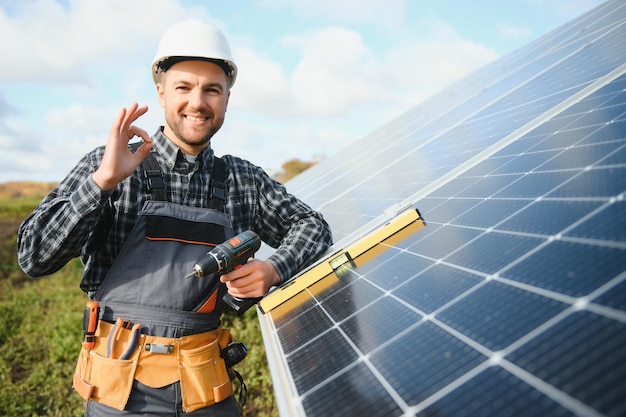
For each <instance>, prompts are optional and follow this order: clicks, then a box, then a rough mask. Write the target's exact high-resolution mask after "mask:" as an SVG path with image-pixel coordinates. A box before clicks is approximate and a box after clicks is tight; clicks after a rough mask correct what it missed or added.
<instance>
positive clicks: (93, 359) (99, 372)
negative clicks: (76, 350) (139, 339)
mask: <svg viewBox="0 0 626 417" xmlns="http://www.w3.org/2000/svg"><path fill="white" fill-rule="evenodd" d="M81 358H82V355H81ZM86 362H87V363H86V364H85V366H86V368H85V369H84V371H85V378H84V379H85V381H87V382H88V383H89V384H91V385H92V386H93V393H92V396H91V399H92V400H94V401H96V402H99V403H101V404H104V405H108V406H109V407H113V408H117V409H118V410H123V409H124V408H125V407H126V403H127V402H128V397H130V391H131V389H132V388H133V380H134V379H135V371H136V370H137V361H136V360H135V359H111V358H106V357H104V356H101V355H99V354H98V353H96V352H94V351H91V352H90V353H89V355H88V357H87V361H86ZM79 366H81V365H80V364H79Z"/></svg>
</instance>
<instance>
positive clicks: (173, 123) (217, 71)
mask: <svg viewBox="0 0 626 417" xmlns="http://www.w3.org/2000/svg"><path fill="white" fill-rule="evenodd" d="M227 85H228V84H227V79H226V74H225V73H224V70H222V69H221V68H220V67H219V66H218V65H216V64H213V63H211V62H206V61H182V62H179V63H176V64H174V65H172V67H171V68H170V69H169V70H167V71H166V72H165V73H163V74H162V75H161V80H160V82H159V83H158V84H157V92H158V95H159V101H160V103H161V107H163V109H164V110H165V122H166V123H165V129H164V132H163V133H164V134H165V136H167V137H168V138H169V139H170V140H171V141H172V142H174V143H175V144H176V145H177V146H178V147H179V148H180V149H181V150H182V151H183V152H184V153H186V154H189V155H196V154H198V153H199V152H200V151H201V150H202V149H204V148H206V147H207V146H208V144H209V141H210V140H211V137H213V135H214V134H215V133H216V132H217V131H218V130H219V129H220V127H222V123H224V115H225V113H226V107H227V105H228V98H229V96H230V92H229V90H228V87H227Z"/></svg>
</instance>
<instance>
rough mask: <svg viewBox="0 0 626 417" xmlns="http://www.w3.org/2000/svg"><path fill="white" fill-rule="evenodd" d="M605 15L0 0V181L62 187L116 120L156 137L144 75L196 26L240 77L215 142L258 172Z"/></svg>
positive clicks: (298, 1)
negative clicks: (221, 38)
mask: <svg viewBox="0 0 626 417" xmlns="http://www.w3.org/2000/svg"><path fill="white" fill-rule="evenodd" d="M601 3H602V0H507V1H502V0H475V1H466V0H436V1H434V0H431V1H425V0H368V1H363V0H239V1H217V0H206V1H199V0H198V1H191V0H159V1H153V0H21V1H14V0H0V39H2V42H1V43H0V56H2V57H3V59H2V65H0V182H6V181H23V180H33V181H59V180H61V179H62V178H63V177H64V176H65V174H66V173H67V172H68V171H69V170H70V169H71V168H72V166H73V165H74V164H75V163H76V161H77V160H78V159H79V158H80V157H81V156H82V155H84V154H85V153H86V152H88V151H89V150H91V149H93V148H94V147H96V146H100V145H103V144H105V143H106V139H107V136H108V132H109V130H110V127H111V124H112V122H113V119H114V118H115V116H116V115H117V113H118V111H119V109H120V108H121V107H123V106H128V105H130V104H131V103H133V102H138V103H139V104H147V105H148V106H149V108H150V110H149V111H148V113H147V114H146V115H144V116H143V117H142V118H141V119H140V120H139V121H138V122H137V125H139V126H140V127H142V128H144V129H145V130H147V131H148V132H149V133H152V132H154V131H155V130H156V129H157V128H158V126H159V125H161V124H162V123H163V122H162V121H163V112H162V109H161V107H160V106H159V104H158V101H157V100H156V93H155V87H154V84H153V83H152V79H151V76H150V65H151V63H152V59H153V58H154V54H155V52H156V48H157V44H158V40H159V38H160V36H161V33H162V32H163V31H164V30H165V29H166V28H167V27H169V26H170V25H171V24H173V23H176V22H178V21H180V20H183V19H186V18H189V17H199V18H202V19H205V20H207V21H209V22H211V23H214V24H216V25H217V26H218V27H220V29H221V30H222V31H223V32H224V33H225V34H226V36H227V37H228V39H229V41H230V44H231V49H232V50H233V55H234V58H235V61H236V62H237V65H238V67H239V76H238V79H237V82H236V84H235V86H234V87H233V89H232V92H231V100H230V104H229V108H228V112H227V114H226V122H225V124H224V126H223V128H222V130H221V131H220V132H218V134H217V135H216V136H214V138H213V139H212V146H213V148H214V149H215V150H216V152H217V153H218V154H226V153H229V154H234V155H238V156H241V157H243V158H246V159H249V160H251V161H252V162H254V163H256V164H257V165H260V166H262V167H264V168H265V169H267V170H268V171H272V170H277V169H279V168H280V166H281V165H282V163H283V162H285V161H287V160H289V159H292V158H300V159H303V160H313V159H317V158H324V157H327V156H331V155H333V154H335V153H336V152H338V151H339V150H341V149H343V148H346V147H348V146H350V144H352V143H354V142H355V141H357V140H358V139H360V138H362V137H364V136H366V135H367V134H369V133H370V132H372V131H373V130H375V129H377V128H378V127H380V126H382V125H383V124H385V123H387V122H388V121H390V120H392V119H393V118H394V117H397V116H399V115H401V114H402V113H403V112H405V111H407V110H409V109H410V108H412V107H414V106H416V105H417V104H419V103H420V102H421V101H423V100H425V99H426V98H428V97H429V96H431V95H433V94H436V93H437V92H439V91H440V90H442V89H443V88H445V87H446V86H447V85H449V84H450V83H452V82H453V81H456V80H458V79H459V78H461V77H463V76H464V75H467V74H468V73H470V72H471V71H473V70H475V69H477V68H479V67H480V66H483V65H485V64H487V63H489V62H492V61H493V60H495V59H497V58H498V57H501V56H503V55H506V54H507V53H509V52H512V51H513V50H515V49H517V48H519V47H521V46H523V45H525V44H527V43H528V42H530V41H532V40H534V39H536V38H538V37H540V36H541V35H543V34H545V33H547V32H549V31H550V30H552V29H555V28H557V27H558V26H560V25H562V24H564V23H566V22H568V21H569V20H571V19H573V18H575V17H577V16H579V15H580V14H583V13H585V12H586V11H588V10H590V9H592V8H593V7H595V6H597V5H599V4H601Z"/></svg>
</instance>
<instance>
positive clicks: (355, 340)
mask: <svg viewBox="0 0 626 417" xmlns="http://www.w3.org/2000/svg"><path fill="white" fill-rule="evenodd" d="M624 7H626V5H623V4H620V3H618V2H612V3H607V6H606V7H605V6H602V7H600V8H598V9H596V10H595V11H594V12H593V13H590V14H589V15H587V16H586V17H585V18H581V19H579V20H577V21H575V22H573V23H572V24H571V25H569V26H567V27H564V28H562V29H560V30H558V31H556V32H554V33H552V34H551V35H550V36H549V37H548V38H545V39H543V40H542V41H539V42H537V43H536V44H533V45H532V46H531V47H529V48H525V49H524V50H523V51H522V52H521V53H516V54H513V55H512V56H511V57H509V58H507V59H505V60H504V61H503V62H506V63H509V64H511V63H517V66H515V67H513V68H514V69H511V68H509V69H507V70H506V71H500V69H499V68H497V66H491V67H489V68H487V70H486V71H483V72H479V73H478V74H476V75H475V76H473V77H470V79H469V80H468V81H467V82H460V83H459V84H458V85H455V86H454V87H453V88H452V89H451V90H449V92H450V93H451V95H450V96H449V98H446V97H443V98H442V97H436V98H434V99H433V100H430V102H429V103H430V104H433V105H435V106H434V107H436V108H437V110H436V111H435V112H434V114H433V115H431V116H429V115H428V114H427V107H419V108H417V109H415V110H413V111H411V112H408V113H407V115H406V116H405V117H402V118H400V119H398V120H397V121H396V122H395V124H394V125H393V128H390V129H389V130H387V129H386V128H383V129H380V131H379V132H377V134H376V135H372V136H371V137H370V138H368V139H367V141H366V142H367V143H368V146H366V147H364V150H363V151H362V152H359V150H356V152H354V153H352V154H350V155H349V156H348V159H346V161H345V162H346V163H347V164H348V174H347V175H345V176H342V175H340V176H338V179H337V180H333V181H336V182H335V183H334V184H333V186H329V187H328V188H326V190H324V189H323V190H322V191H321V194H320V195H323V193H324V192H327V193H328V194H327V197H329V201H332V202H331V203H330V204H328V205H325V206H324V207H323V209H324V214H326V211H325V210H327V209H329V212H330V213H332V221H331V225H332V226H333V230H335V227H338V226H340V230H341V232H342V233H345V234H346V235H348V234H349V233H350V231H349V230H350V228H352V229H357V228H358V227H359V226H360V225H363V224H364V223H365V222H367V220H368V219H373V218H376V217H377V216H378V215H379V214H380V211H381V210H383V209H384V206H385V204H394V203H396V202H398V201H405V199H406V198H407V194H412V195H410V196H409V199H412V200H411V202H412V203H413V204H414V207H417V208H418V209H419V210H420V211H421V212H422V214H424V218H425V219H426V221H427V227H426V228H425V229H424V230H422V231H420V232H419V233H416V234H415V235H414V236H410V237H408V238H407V239H405V240H404V241H402V242H401V243H399V244H397V245H392V246H391V247H390V248H388V249H387V251H385V252H383V253H381V254H379V255H378V256H379V258H373V259H372V260H371V261H370V262H371V263H370V264H369V265H368V264H367V263H366V264H364V265H359V266H358V267H355V268H353V269H352V270H350V271H349V273H348V274H347V275H346V276H345V278H346V280H345V282H343V281H344V280H342V279H339V282H338V283H337V284H336V287H327V286H326V287H323V288H321V289H314V288H312V289H309V290H307V291H306V292H307V294H308V295H307V296H308V297H310V300H309V299H307V298H306V297H305V299H307V300H308V301H306V306H307V308H310V309H311V312H308V311H306V308H304V305H303V306H302V307H300V309H296V310H295V311H296V312H295V313H294V314H295V317H291V320H289V319H287V318H285V319H284V320H282V321H280V322H277V324H279V326H278V331H277V332H278V333H280V337H282V338H283V339H284V343H285V345H286V347H287V348H290V349H291V350H290V352H291V354H290V355H289V357H290V358H291V360H292V361H294V364H295V366H296V367H297V366H298V365H302V363H303V362H302V358H306V357H307V355H308V353H307V352H308V350H309V349H311V348H312V347H315V346H316V345H317V344H318V343H322V340H323V338H326V337H329V336H330V335H333V337H335V338H337V340H336V341H341V340H342V339H343V341H341V343H344V344H347V346H349V347H348V348H346V349H348V352H349V353H348V355H349V357H348V360H346V358H342V357H339V358H334V359H336V360H338V361H339V362H340V365H339V366H337V367H335V368H333V369H331V368H328V369H327V368H323V367H322V368H323V369H321V370H320V369H317V368H316V371H315V372H313V374H312V376H311V377H310V378H308V377H305V378H304V380H302V379H299V380H298V384H300V385H305V386H306V387H308V391H305V392H302V391H300V394H301V395H303V396H302V403H303V405H304V408H305V410H306V411H307V413H310V414H311V415H330V414H334V413H335V412H336V411H337V410H340V411H341V412H342V413H343V414H346V415H350V414H353V412H354V409H353V408H351V407H354V406H353V404H358V407H360V406H361V403H359V401H362V400H363V399H364V398H365V399H366V400H367V401H366V402H367V411H368V412H371V413H370V414H371V415H399V414H402V413H403V412H404V415H409V414H412V413H418V415H432V416H435V415H439V414H438V413H439V412H442V413H445V414H450V413H451V414H455V413H456V412H461V410H463V409H464V408H466V409H469V410H472V413H476V414H478V413H480V414H481V415H493V416H498V417H501V416H503V415H522V414H523V415H589V416H598V415H600V413H602V414H603V415H618V414H623V412H622V411H623V408H624V407H626V405H625V403H624V397H626V396H625V395H623V394H624V393H623V392H621V391H619V390H622V391H623V390H624V389H626V385H624V384H623V382H621V381H623V380H624V379H626V378H625V374H624V371H623V370H624V365H622V367H615V363H614V362H612V361H613V359H611V355H610V353H612V352H613V351H614V350H615V349H619V348H620V347H619V346H615V345H610V346H612V347H607V346H604V348H606V349H607V350H606V351H605V353H603V358H607V359H606V360H604V359H603V358H595V359H594V360H592V361H588V360H587V357H586V354H585V352H586V351H585V349H588V352H587V353H589V354H593V353H594V352H596V351H597V352H602V350H601V349H597V350H595V347H593V346H592V345H588V346H587V347H585V346H584V344H585V343H584V342H585V340H586V339H584V338H583V339H581V341H580V342H579V343H578V344H579V345H583V346H581V347H576V346H575V345H576V343H572V342H571V341H568V340H567V338H564V337H563V336H562V335H564V334H568V333H567V332H578V333H584V331H591V330H592V328H593V327H595V326H594V324H593V323H604V326H606V327H607V328H612V329H617V331H618V333H619V334H620V335H621V334H623V333H624V331H625V329H626V327H625V326H624V323H626V241H625V239H624V233H625V232H624V229H626V227H624V221H626V220H623V219H624V218H626V216H623V213H624V207H625V206H624V204H625V201H624V197H625V194H624V192H625V191H626V182H625V181H626V159H625V158H624V156H625V155H626V137H625V135H624V132H626V120H625V118H626V115H625V114H624V105H623V103H624V101H625V100H626V99H625V98H624V95H625V91H626V90H625V89H624V86H625V85H626V76H624V75H623V73H624V71H626V67H625V66H624V64H623V56H624V55H625V54H626V44H624V42H623V38H624V34H625V33H626V31H625V28H626V24H624V22H623V20H624V17H623V14H624V12H621V13H620V12H617V13H608V12H607V11H610V10H611V9H619V8H621V9H622V10H624ZM613 11H614V10H613ZM546 39H550V40H551V41H552V42H555V44H553V45H550V46H549V47H547V46H546V44H545V42H546ZM529 58H535V59H529ZM620 65H622V66H621V67H620ZM499 71H500V72H499ZM564 74H565V76H563V75H564ZM473 83H475V84H473ZM483 87H484V88H485V90H484V91H483V92H480V89H481V88H483ZM463 89H467V90H466V91H463ZM437 106H438V107H437ZM446 107H447V109H446ZM386 134H388V135H389V136H391V137H389V136H387V137H385V135H386ZM382 138H385V141H384V142H385V147H384V149H379V148H378V147H377V143H376V142H380V140H381V139H382ZM355 161H358V162H356V163H355ZM355 179H356V180H355ZM341 182H344V184H345V183H347V184H350V188H349V190H347V191H345V190H344V192H341V195H340V196H338V195H337V194H336V193H337V191H338V190H341V186H339V183H341ZM394 182H399V184H395V186H393V185H394V184H393V183H394ZM364 191H366V192H364ZM372 196H373V197H372ZM323 200H324V198H320V201H323ZM339 223H341V224H339ZM348 223H349V224H350V226H349V227H344V225H345V224H348ZM383 245H384V243H383ZM394 262H397V263H400V264H401V265H402V267H395V266H394ZM407 265H413V266H412V267H409V266H407ZM411 269H414V270H416V271H411ZM385 273H387V274H388V275H389V277H388V279H386V278H387V277H386V276H385ZM311 300H312V301H311ZM343 308H345V310H343ZM302 309H304V310H305V311H304V312H302ZM386 311H387V312H389V311H393V312H394V313H393V314H389V316H390V317H384V316H385V312H386ZM313 312H315V313H313ZM320 314H323V315H324V317H325V318H324V319H322V320H319V321H320V327H319V330H318V329H316V328H315V326H314V325H311V327H312V329H310V330H309V329H307V331H304V332H302V333H298V332H297V331H296V330H294V329H297V327H298V326H306V325H307V324H306V323H307V321H310V320H317V319H315V317H317V316H319V315H320ZM592 316H595V317H596V319H594V320H592V321H589V319H588V318H589V317H592ZM420 317H421V318H420ZM580 317H586V319H585V320H586V321H585V323H588V327H589V328H585V329H578V330H577V329H576V328H575V326H572V324H571V323H572V322H577V320H579V318H580ZM418 318H419V319H418ZM393 319H397V322H394V320H393ZM579 324H580V323H579ZM329 326H330V327H329ZM318 331H319V332H322V335H323V336H317V335H316V333H317V332H318ZM578 333H577V335H578ZM417 334H422V335H424V334H426V335H428V337H423V338H422V337H417V336H416V335H417ZM607 334H608V333H607ZM588 337H593V336H590V335H589V334H587V338H588ZM620 338H621V336H620ZM618 339H619V338H618ZM333 340H335V339H333ZM416 340H417V342H418V343H417V347H415V345H416V343H415V342H416ZM444 340H445V341H444ZM601 340H602V341H604V343H606V345H609V344H610V343H611V341H606V339H605V338H602V339H601ZM620 340H621V339H620ZM292 342H293V343H294V346H292V345H291V344H290V343H292ZM298 344H300V345H299V346H297V345H298ZM561 345H562V346H561ZM622 345H623V343H622ZM446 346H448V348H446ZM555 347H556V349H555ZM559 348H561V350H560V351H559ZM438 349H441V350H438ZM541 349H544V350H548V351H550V352H551V353H552V354H553V355H555V356H557V357H556V359H554V360H553V361H551V362H550V366H547V367H545V373H542V369H544V367H543V365H541V366H537V365H536V364H537V363H542V362H540V361H544V362H543V363H545V358H543V357H540V355H539V354H538V353H537V352H538V351H540V350H541ZM331 350H332V351H333V352H336V351H335V350H333V349H331ZM442 351H443V352H442ZM437 352H438V353H437ZM459 352H474V353H473V354H474V355H477V356H476V357H477V358H480V357H483V359H482V361H478V362H477V363H472V362H469V363H470V365H468V366H467V367H465V368H464V367H463V366H461V365H460V364H461V362H455V363H456V364H458V366H456V367H455V366H450V367H449V368H448V367H446V364H447V363H448V362H446V361H445V359H446V357H445V355H446V354H449V355H452V356H451V357H450V359H453V358H459V356H455V355H456V354H457V353H459ZM557 352H560V353H561V354H562V355H561V356H558V355H557ZM402 355H404V356H408V357H412V358H414V362H411V363H410V364H409V365H403V362H402V361H400V360H398V359H397V356H402ZM428 355H432V356H430V358H431V359H432V361H431V360H428V359H427V358H429V356H428ZM442 355H443V359H442ZM481 355H482V356H481ZM533 355H534V356H533ZM318 357H321V356H318ZM296 358H300V360H299V361H298V360H296ZM324 358H327V355H326V356H324ZM350 358H352V359H353V360H352V359H350ZM519 358H524V362H522V361H521V359H519ZM617 359H618V362H619V361H620V359H619V358H617ZM438 360H440V361H442V363H441V364H440V365H438V366H433V365H432V362H437V361H438ZM420 361H421V362H420ZM568 361H569V362H568ZM596 362H597V363H598V364H599V365H601V366H600V368H602V367H604V368H603V369H607V370H606V371H604V372H598V373H594V372H592V371H589V370H588V369H586V368H587V367H591V368H593V365H594V364H595V363H596ZM570 363H576V365H577V366H578V367H579V368H578V369H577V372H578V374H580V377H579V375H578V374H577V375H572V374H571V372H570V371H569V369H570V366H569V364H570ZM621 363H622V364H623V363H626V361H625V360H623V358H622V360H621ZM420 364H421V365H420ZM533 366H534V368H533ZM413 367H414V368H413ZM412 369H414V370H412ZM403 370H404V371H405V372H404V373H403V372H402V371H403ZM422 373H423V374H425V375H428V376H430V378H428V377H426V378H424V379H420V378H421V376H422V375H421V374H422ZM548 374H549V375H548ZM355 378H356V379H357V382H356V385H357V387H355V386H354V385H355V382H354V380H355ZM307 379H308V380H307ZM570 380H571V381H573V382H575V383H573V384H568V381H570ZM430 382H432V384H431V385H429V383H430ZM614 385H617V395H616V394H615V390H613V391H611V390H612V389H613V386H614ZM596 388H599V389H601V390H602V392H600V393H598V392H596V391H594V390H595V389H596ZM344 393H346V394H347V397H346V400H345V401H344V399H341V398H342V397H341V395H342V394H344ZM511 393H515V396H511ZM331 394H332V395H333V397H334V398H340V400H339V406H338V408H335V407H333V406H334V404H335V403H334V402H332V404H329V403H330V402H326V403H324V401H325V399H326V396H328V395H331ZM372 398H380V399H381V401H380V402H377V401H371V402H370V401H369V400H370V399H372ZM320 402H321V403H320ZM468 407H469V408H468ZM472 407H474V408H472ZM363 410H364V409H361V408H359V412H361V413H363V412H365V411H363ZM616 410H617V411H616Z"/></svg>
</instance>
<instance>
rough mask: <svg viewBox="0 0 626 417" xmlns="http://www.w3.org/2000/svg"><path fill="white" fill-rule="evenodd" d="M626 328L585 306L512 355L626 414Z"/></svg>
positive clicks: (595, 404) (589, 401)
mask: <svg viewBox="0 0 626 417" xmlns="http://www.w3.org/2000/svg"><path fill="white" fill-rule="evenodd" d="M625 345H626V328H625V327H624V323H623V322H619V321H616V320H613V319H610V318H607V317H603V316H599V315H596V314H593V313H591V312H588V311H579V312H576V313H574V314H571V315H570V316H568V317H567V318H566V319H565V320H563V321H561V322H559V323H558V324H556V325H555V326H553V327H551V328H550V329H548V330H547V331H545V332H544V333H542V334H541V335H539V336H538V337H537V338H535V339H533V340H531V341H529V342H528V343H526V344H525V345H524V346H522V347H521V348H520V349H518V350H517V351H515V352H513V353H512V354H511V355H510V357H509V358H510V360H511V361H512V362H513V363H515V364H517V365H519V366H520V367H522V368H523V369H525V370H526V371H528V372H531V373H532V374H533V375H536V376H537V377H539V378H541V379H542V380H544V381H546V382H548V383H550V384H551V385H554V386H555V387H557V388H559V389H560V390H562V391H563V392H565V393H567V394H568V395H571V396H572V397H574V398H576V399H577V400H579V401H581V402H582V403H584V404H586V405H588V406H590V407H592V408H594V409H595V410H598V411H599V412H600V413H603V414H604V415H607V416H623V415H625V414H626V384H624V381H625V380H626V349H624V346H625Z"/></svg>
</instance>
